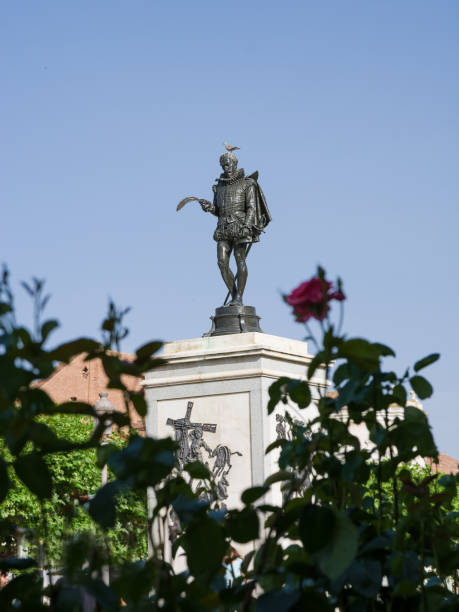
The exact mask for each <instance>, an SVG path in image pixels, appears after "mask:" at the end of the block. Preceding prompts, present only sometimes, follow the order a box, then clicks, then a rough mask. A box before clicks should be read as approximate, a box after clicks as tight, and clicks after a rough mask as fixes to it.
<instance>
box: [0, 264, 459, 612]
mask: <svg viewBox="0 0 459 612" xmlns="http://www.w3.org/2000/svg"><path fill="white" fill-rule="evenodd" d="M312 281H313V282H312ZM298 289H299V288H298ZM32 293H33V296H34V299H35V300H36V303H37V304H38V305H37V309H36V310H37V313H38V314H40V313H41V310H42V305H43V301H42V298H41V297H40V293H39V292H38V293H37V292H35V293H34V292H32ZM292 293H293V292H292ZM301 296H302V297H301ZM296 298H297V304H295V306H298V305H299V306H300V309H301V308H303V310H302V313H303V314H302V316H303V317H309V318H311V317H312V318H316V319H318V320H319V321H320V334H321V337H320V338H317V339H316V338H314V342H315V345H316V347H317V353H316V355H315V357H314V358H313V359H312V360H311V362H310V364H309V367H308V372H307V377H308V379H311V378H313V376H314V373H315V371H316V370H317V368H319V367H325V368H326V370H327V373H328V372H329V369H330V367H331V364H332V363H333V364H335V366H334V371H333V384H334V387H335V390H336V393H334V394H332V395H330V394H329V393H327V392H326V390H322V392H321V394H320V397H315V396H314V392H315V391H316V390H317V389H315V388H314V387H313V388H310V387H309V384H308V382H307V381H306V380H291V379H288V378H286V377H284V378H281V379H279V380H277V381H275V382H274V383H273V384H272V385H271V388H270V391H269V395H270V399H269V404H268V407H267V411H268V413H272V412H274V411H277V413H276V414H279V411H281V412H280V414H284V415H285V419H286V421H287V423H288V425H289V427H290V431H289V433H288V436H287V438H288V439H278V440H276V441H275V442H273V443H272V444H271V445H270V446H269V447H268V449H267V450H266V453H270V452H276V453H278V465H279V470H278V471H277V472H276V473H274V474H271V475H270V476H269V477H268V478H267V479H266V481H265V482H264V483H256V486H253V487H252V488H250V489H247V490H246V491H244V492H243V494H242V496H241V503H240V505H239V507H238V508H233V509H230V511H229V512H228V511H226V510H225V509H222V508H219V506H218V503H219V502H218V499H217V497H216V495H215V486H214V484H213V481H212V476H211V474H210V473H209V470H208V469H207V468H206V466H204V465H202V464H200V463H197V462H196V463H191V464H189V465H187V466H186V467H185V468H184V472H185V474H177V471H176V470H175V456H174V451H175V450H176V448H177V446H176V444H175V442H174V441H172V440H171V439H170V438H164V439H156V438H148V437H147V438H142V437H140V436H135V437H133V438H132V439H130V440H129V441H128V444H127V445H126V446H125V447H124V448H119V447H116V446H115V445H113V444H106V445H102V444H101V439H102V435H103V432H104V430H105V427H106V423H105V418H109V419H111V420H113V421H114V422H116V423H117V424H119V425H125V424H127V422H126V421H127V418H126V416H125V415H120V413H113V414H111V415H108V416H107V415H106V417H105V418H103V419H101V421H100V422H98V425H97V427H96V429H95V432H94V434H92V435H91V436H90V437H89V438H88V439H87V440H84V441H81V442H75V441H74V440H71V439H68V437H67V436H62V432H58V431H53V430H52V429H51V428H50V426H49V424H48V423H46V421H44V420H43V418H44V417H46V418H49V417H50V416H52V415H56V414H64V415H68V414H74V413H77V414H81V415H86V416H90V417H94V418H95V419H97V415H95V413H94V409H93V407H92V406H90V405H88V404H85V403H79V402H69V403H65V404H61V405H59V406H55V405H54V404H53V403H52V402H51V400H50V398H49V397H48V396H47V395H46V394H45V393H44V392H43V391H42V390H39V389H37V387H36V386H35V385H34V382H35V381H36V380H37V379H39V378H43V377H45V376H49V374H50V372H51V371H52V369H53V368H54V367H55V363H56V361H68V360H69V359H71V357H72V355H74V354H77V353H80V352H82V351H84V352H87V353H88V359H93V358H98V359H101V360H102V363H103V365H104V368H105V372H106V374H107V376H108V378H109V381H110V382H109V388H117V389H121V390H123V391H124V393H125V394H126V399H127V400H131V401H132V402H133V403H135V406H136V408H137V410H138V412H140V413H141V414H145V410H146V405H145V403H144V399H143V397H141V396H140V395H138V394H134V393H132V392H130V391H129V390H128V389H126V388H125V387H124V385H123V383H122V375H123V374H130V375H135V376H141V375H142V374H143V373H144V372H146V371H149V370H151V369H153V368H155V367H156V366H157V365H159V364H160V363H161V360H160V359H158V358H157V357H154V356H153V355H154V353H155V352H156V351H157V350H158V348H159V347H160V343H158V342H148V343H147V344H145V345H143V346H142V347H140V348H139V349H138V350H137V351H136V359H135V361H134V362H130V363H126V362H125V361H122V360H121V359H120V358H119V357H118V356H117V354H116V353H115V352H113V351H112V350H111V349H112V348H116V349H119V342H120V339H121V338H122V337H124V336H125V335H126V333H127V330H126V328H124V327H123V325H122V321H121V319H122V314H123V313H124V312H125V311H119V310H117V309H116V308H115V307H114V306H113V305H112V307H111V308H110V311H109V316H108V318H107V319H106V320H105V321H104V323H103V331H104V336H105V338H106V341H105V342H104V343H100V342H97V341H95V340H90V339H86V338H83V339H79V340H77V341H73V342H69V343H65V344H62V345H60V346H58V347H55V348H53V349H51V350H50V349H48V348H47V345H46V343H47V340H48V337H49V335H50V333H51V331H52V330H53V329H54V328H55V327H56V322H55V321H46V322H44V323H43V324H41V321H40V317H39V316H37V317H36V321H37V325H36V329H35V330H34V331H30V330H28V329H27V328H25V327H24V326H20V325H18V324H17V323H16V320H15V318H14V316H13V315H14V307H13V303H12V295H11V291H10V289H9V286H8V283H7V278H6V277H5V276H4V277H3V279H0V439H1V440H2V444H3V445H0V503H1V501H2V500H5V499H7V496H8V495H11V494H12V493H14V491H15V489H16V488H17V485H18V480H21V481H22V484H23V485H24V486H25V487H27V489H28V490H29V491H30V492H31V494H33V495H34V496H36V498H37V500H38V503H39V505H40V507H41V515H42V519H43V521H44V522H43V531H42V533H43V546H42V547H41V548H40V550H41V551H42V556H41V557H37V556H33V557H31V558H28V559H18V558H15V557H12V556H8V557H7V558H3V559H0V571H11V570H13V571H14V572H15V573H16V576H15V578H14V579H13V580H12V581H11V582H10V583H9V584H8V585H7V586H6V587H4V588H3V589H2V590H1V591H0V610H2V612H3V611H5V612H10V611H11V612H17V611H18V610H22V611H23V612H26V611H27V612H29V611H33V612H46V611H47V610H49V609H50V608H51V609H52V610H55V611H56V612H68V611H70V610H71V611H72V612H73V610H80V609H82V605H83V596H86V595H87V594H88V593H89V594H90V595H92V596H93V597H94V598H95V599H96V600H97V604H98V610H106V611H108V612H118V611H121V610H126V612H144V611H150V610H154V611H159V610H161V612H177V611H182V610H183V611H184V612H185V611H186V612H195V611H196V612H213V611H217V610H218V611H221V612H234V611H235V610H238V611H239V610H240V611H242V612H252V611H253V612H271V611H273V610H275V611H276V612H302V611H303V610H313V611H318V612H322V611H323V612H336V611H337V610H339V611H340V612H367V611H368V612H406V611H413V612H418V611H419V612H429V611H430V612H433V611H434V612H437V611H438V612H456V610H457V609H458V607H459V596H458V591H459V588H458V584H459V574H458V567H459V545H458V543H459V525H458V513H457V507H458V506H457V484H458V477H457V476H452V475H450V476H440V475H435V474H432V475H431V474H425V473H422V474H420V475H418V474H416V472H413V471H411V472H409V471H407V469H406V467H405V466H406V465H407V464H409V463H410V462H411V461H412V460H415V459H416V458H418V457H429V458H431V459H432V460H433V461H435V460H437V459H438V451H437V448H436V445H435V442H434V440H433V437H432V432H431V430H430V426H429V423H428V420H427V417H426V415H425V414H424V413H423V412H422V411H421V410H419V409H417V408H415V407H414V406H412V405H411V404H410V403H409V402H407V390H408V389H409V388H411V389H413V390H414V391H416V393H417V394H418V396H419V397H420V398H421V399H423V398H426V397H429V396H430V395H431V394H432V387H431V386H430V384H429V382H428V381H427V380H426V379H425V378H424V377H423V376H421V375H420V374H419V372H420V371H421V370H422V369H423V368H425V367H426V366H428V365H430V364H431V363H433V362H435V361H436V360H437V359H438V357H439V355H438V354H435V353H434V354H431V355H428V356H427V357H424V358H423V359H420V360H419V361H418V362H416V363H415V364H414V366H413V368H412V369H411V368H407V369H406V370H404V372H403V374H401V375H399V374H397V373H396V372H394V371H392V370H390V369H387V368H386V365H385V364H386V360H387V359H390V357H391V356H393V355H394V352H393V351H392V349H390V348H389V347H387V346H386V345H384V344H381V343H379V342H370V341H368V340H365V339H363V338H347V337H346V336H345V335H340V332H339V331H336V329H335V326H334V325H333V323H332V321H331V317H330V314H331V313H330V302H332V301H333V300H336V301H338V302H340V304H341V305H342V304H343V299H344V294H343V292H342V288H341V283H340V282H339V281H338V282H337V284H336V286H335V287H334V286H332V285H331V284H330V283H329V282H328V281H326V280H325V274H324V272H323V271H322V270H320V269H319V270H318V273H317V275H316V276H315V277H314V278H313V279H311V280H310V281H307V283H306V284H303V287H302V290H301V291H298V292H297V293H296ZM293 300H295V296H294V298H293ZM311 313H312V314H311ZM297 316H298V315H297ZM302 320H305V319H302ZM306 320H307V319H306ZM340 327H341V326H340V325H339V326H338V329H339V328H340ZM308 332H309V330H308ZM313 397H314V399H313ZM311 403H314V404H315V408H316V409H317V410H316V412H315V414H316V416H315V417H313V418H310V419H309V420H308V419H306V418H305V419H304V421H303V422H299V421H298V420H297V419H293V418H291V417H290V415H289V407H290V406H293V407H294V408H295V411H296V413H297V414H298V411H299V410H302V409H304V408H307V407H308V406H310V405H311ZM394 403H396V404H398V406H399V407H400V408H401V410H402V411H403V418H398V417H397V418H389V417H390V414H389V412H390V407H391V406H392V405H393V404H394ZM351 423H358V424H360V428H361V429H365V430H366V433H367V437H368V444H365V445H361V443H360V440H359V438H357V437H356V436H355V435H353V433H352V429H351V427H350V426H351ZM3 449H7V452H4V451H3ZM88 449H95V450H96V453H95V454H96V455H97V464H98V467H99V468H101V467H102V466H104V465H108V466H109V468H110V470H111V472H110V473H111V479H110V481H109V482H108V483H107V484H106V485H104V486H103V487H101V488H100V489H99V490H98V491H97V493H96V494H95V496H94V497H92V499H91V500H90V502H89V507H88V512H89V516H90V517H92V520H93V521H94V523H95V524H96V525H97V529H98V530H100V532H101V533H103V534H104V537H107V536H109V534H110V530H111V529H113V527H114V526H115V525H116V523H117V520H120V521H122V520H123V518H124V517H125V516H126V515H122V516H120V514H119V513H120V507H119V501H120V499H124V500H126V499H128V496H129V495H130V494H138V493H141V492H145V491H146V490H147V489H148V490H149V492H150V494H151V495H150V499H151V500H154V502H155V503H154V506H153V508H152V515H151V517H149V519H148V532H147V533H148V537H149V552H150V555H149V558H148V559H143V560H140V561H129V559H127V558H122V559H119V558H118V559H114V558H113V554H111V553H110V549H109V547H108V546H104V545H103V544H102V543H101V542H100V541H97V540H95V539H94V538H91V537H90V536H89V535H88V534H87V533H86V534H83V535H74V536H73V537H71V538H70V539H69V542H68V544H67V547H66V554H65V557H64V562H63V565H62V567H60V568H59V569H60V573H61V574H62V575H63V579H62V580H60V581H58V582H56V580H55V578H53V571H52V570H53V567H52V564H51V563H50V554H49V548H50V546H49V545H50V542H49V537H50V536H49V533H47V527H46V522H47V521H46V519H47V517H46V505H47V503H48V502H47V500H50V501H52V499H53V495H54V493H55V491H56V486H59V483H58V481H57V479H56V477H55V474H54V473H53V470H52V469H50V467H49V466H50V465H51V464H52V461H50V458H52V457H53V455H56V454H60V455H63V454H70V453H73V452H75V451H86V450H88ZM190 479H191V481H193V480H194V484H197V483H199V491H200V496H199V497H198V496H197V495H196V494H195V493H194V492H193V488H192V486H191V485H192V484H193V483H192V482H190ZM278 483H281V488H282V493H283V496H282V502H281V503H279V505H271V504H268V503H266V494H267V493H269V491H270V488H271V487H272V486H273V485H274V486H279V485H278ZM194 488H196V487H194ZM121 510H122V509H121ZM172 517H173V520H174V531H175V534H174V540H173V542H172V551H171V541H170V539H169V536H170V531H169V530H168V528H167V526H168V523H169V522H170V521H171V520H172ZM12 520H17V521H20V517H15V518H14V519H12ZM128 520H129V519H128ZM12 528H13V529H14V525H12V524H11V521H7V522H5V521H0V541H1V542H2V543H5V542H6V541H7V539H8V535H9V534H10V533H11V529H12ZM239 543H240V544H244V545H247V546H249V545H250V548H251V550H250V552H249V553H248V554H247V555H246V556H245V558H244V560H243V562H242V568H241V569H242V574H243V577H240V578H236V579H235V580H234V581H233V583H232V585H231V586H229V587H228V585H227V583H225V580H224V571H225V569H224V566H223V563H222V562H223V560H224V558H225V557H226V556H227V555H228V554H229V551H230V547H231V546H232V545H233V546H234V545H235V546H236V547H237V546H238V544H239ZM171 554H172V555H173V556H176V557H180V558H181V559H186V565H187V569H186V570H185V571H175V570H174V568H173V566H172V564H171ZM107 564H110V565H111V567H112V569H113V570H114V571H113V572H112V576H113V579H112V581H111V584H109V585H108V584H104V582H103V580H102V576H103V568H104V567H106V565H107ZM43 568H44V569H43ZM44 571H45V572H47V573H48V574H49V576H50V578H51V586H50V587H48V588H47V589H44V588H43V572H44ZM45 595H46V597H47V598H46V599H44V596H45Z"/></svg>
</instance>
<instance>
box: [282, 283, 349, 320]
mask: <svg viewBox="0 0 459 612" xmlns="http://www.w3.org/2000/svg"><path fill="white" fill-rule="evenodd" d="M332 289H333V284H332V283H331V282H330V281H327V280H325V279H321V278H319V277H318V276H314V277H313V278H311V279H310V280H308V281H305V282H304V283H301V285H298V287H297V288H296V289H294V290H293V291H292V293H290V295H287V296H286V297H285V301H286V302H287V304H290V306H293V311H294V313H295V315H296V317H297V321H309V319H310V318H311V317H312V318H314V319H317V320H318V321H322V320H323V319H325V318H326V316H327V314H328V311H329V310H330V306H329V302H330V301H331V300H338V301H342V300H344V299H345V296H344V293H343V292H342V291H341V290H334V291H332Z"/></svg>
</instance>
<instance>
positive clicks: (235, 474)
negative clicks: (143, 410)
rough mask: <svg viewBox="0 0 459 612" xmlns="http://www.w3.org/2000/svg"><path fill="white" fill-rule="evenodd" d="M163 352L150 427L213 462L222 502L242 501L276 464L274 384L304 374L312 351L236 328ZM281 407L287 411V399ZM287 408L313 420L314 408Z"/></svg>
mask: <svg viewBox="0 0 459 612" xmlns="http://www.w3.org/2000/svg"><path fill="white" fill-rule="evenodd" d="M164 358H165V359H167V361H168V363H167V364H165V365H163V366H161V367H160V368H158V369H155V370H152V371H151V372H149V373H148V374H147V375H146V378H145V383H144V384H145V391H146V400H147V404H148V414H147V418H146V429H147V434H148V435H150V436H158V437H164V436H172V437H175V438H176V439H177V441H178V442H179V443H180V444H181V446H182V450H183V451H184V453H185V455H187V456H188V458H189V457H194V458H195V459H196V458H201V460H203V462H204V463H208V465H209V468H210V469H211V470H213V471H214V474H216V480H217V482H220V491H221V494H222V497H224V499H225V502H224V503H225V504H226V505H227V507H228V508H232V507H236V506H238V505H239V504H240V503H241V502H240V496H241V493H242V491H243V490H244V489H246V488H248V487H251V486H255V485H260V484H262V483H263V481H264V480H265V478H266V477H267V476H269V475H270V474H272V473H273V472H274V471H277V469H278V468H277V466H276V459H277V456H276V453H270V454H268V455H265V449H266V447H267V446H268V444H270V443H271V442H272V441H273V440H275V439H276V438H277V432H276V423H277V421H276V418H275V415H276V413H275V412H274V413H273V414H271V415H269V416H268V414H267V404H268V400H269V394H268V389H269V387H270V385H271V384H272V383H273V382H274V381H275V380H276V379H278V378H279V377H281V376H288V377H291V378H296V379H303V380H304V379H305V378H306V370H307V366H308V364H309V362H310V361H311V359H312V355H310V354H309V353H308V351H307V344H306V343H305V342H300V341H298V340H289V339H287V338H280V337H277V336H270V335H268V334H263V333H243V334H232V335H226V336H216V337H206V338H196V339H192V340H181V341H176V342H170V343H168V344H166V345H165V347H164ZM310 383H312V385H313V386H315V387H316V392H317V395H318V387H319V386H321V387H324V386H325V376H324V371H323V370H322V369H320V370H317V373H316V375H315V378H314V379H313V380H312V381H310ZM190 402H191V403H192V406H191V404H189V403H190ZM277 410H278V411H279V412H281V413H283V412H284V411H285V406H283V404H280V406H278V408H277ZM288 410H289V412H290V414H291V415H292V416H293V417H295V418H299V419H301V420H308V419H309V418H310V417H311V415H312V411H314V408H313V407H311V408H308V409H306V410H298V409H297V408H295V407H294V406H290V405H289V406H288ZM187 411H188V412H187ZM201 425H202V428H201V427H200V426H201ZM197 430H200V433H199V432H198V431H197ZM212 453H213V454H212ZM182 454H183V453H182ZM225 496H226V497H225ZM273 497H277V494H276V493H275V492H273V493H272V494H271V496H270V497H269V498H267V499H266V501H267V502H268V503H276V502H279V499H274V498H273Z"/></svg>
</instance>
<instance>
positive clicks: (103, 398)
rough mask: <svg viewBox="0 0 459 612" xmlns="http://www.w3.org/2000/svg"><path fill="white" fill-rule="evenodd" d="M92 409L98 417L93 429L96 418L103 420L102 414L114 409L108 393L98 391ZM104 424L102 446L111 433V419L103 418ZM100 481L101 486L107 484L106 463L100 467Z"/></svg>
mask: <svg viewBox="0 0 459 612" xmlns="http://www.w3.org/2000/svg"><path fill="white" fill-rule="evenodd" d="M94 410H95V411H96V414H97V416H98V417H99V418H98V419H96V418H94V429H95V428H96V427H97V423H98V420H99V421H100V420H104V416H105V415H106V414H107V413H110V412H114V411H115V410H116V408H115V406H114V405H113V404H112V403H111V401H110V400H109V399H108V393H107V392H106V391H103V392H101V393H99V399H98V400H97V402H96V403H95V404H94ZM104 425H105V429H104V433H103V437H102V446H104V445H105V444H107V442H105V441H104V438H106V436H109V435H110V434H111V433H112V428H113V423H112V422H111V420H108V419H105V420H104ZM101 481H102V486H104V485H105V484H107V465H104V467H103V468H102V476H101Z"/></svg>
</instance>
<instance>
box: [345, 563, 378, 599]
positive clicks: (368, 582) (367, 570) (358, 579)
mask: <svg viewBox="0 0 459 612" xmlns="http://www.w3.org/2000/svg"><path fill="white" fill-rule="evenodd" d="M346 579H347V580H349V582H350V583H351V584H352V586H353V588H354V589H355V590H356V591H357V593H359V594H360V595H362V596H363V597H366V598H367V599H371V600H374V599H376V596H377V595H378V593H379V589H380V588H381V581H382V571H381V564H380V563H379V561H376V560H374V559H356V560H355V561H353V563H352V565H351V566H350V568H349V569H348V570H347V572H346Z"/></svg>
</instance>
